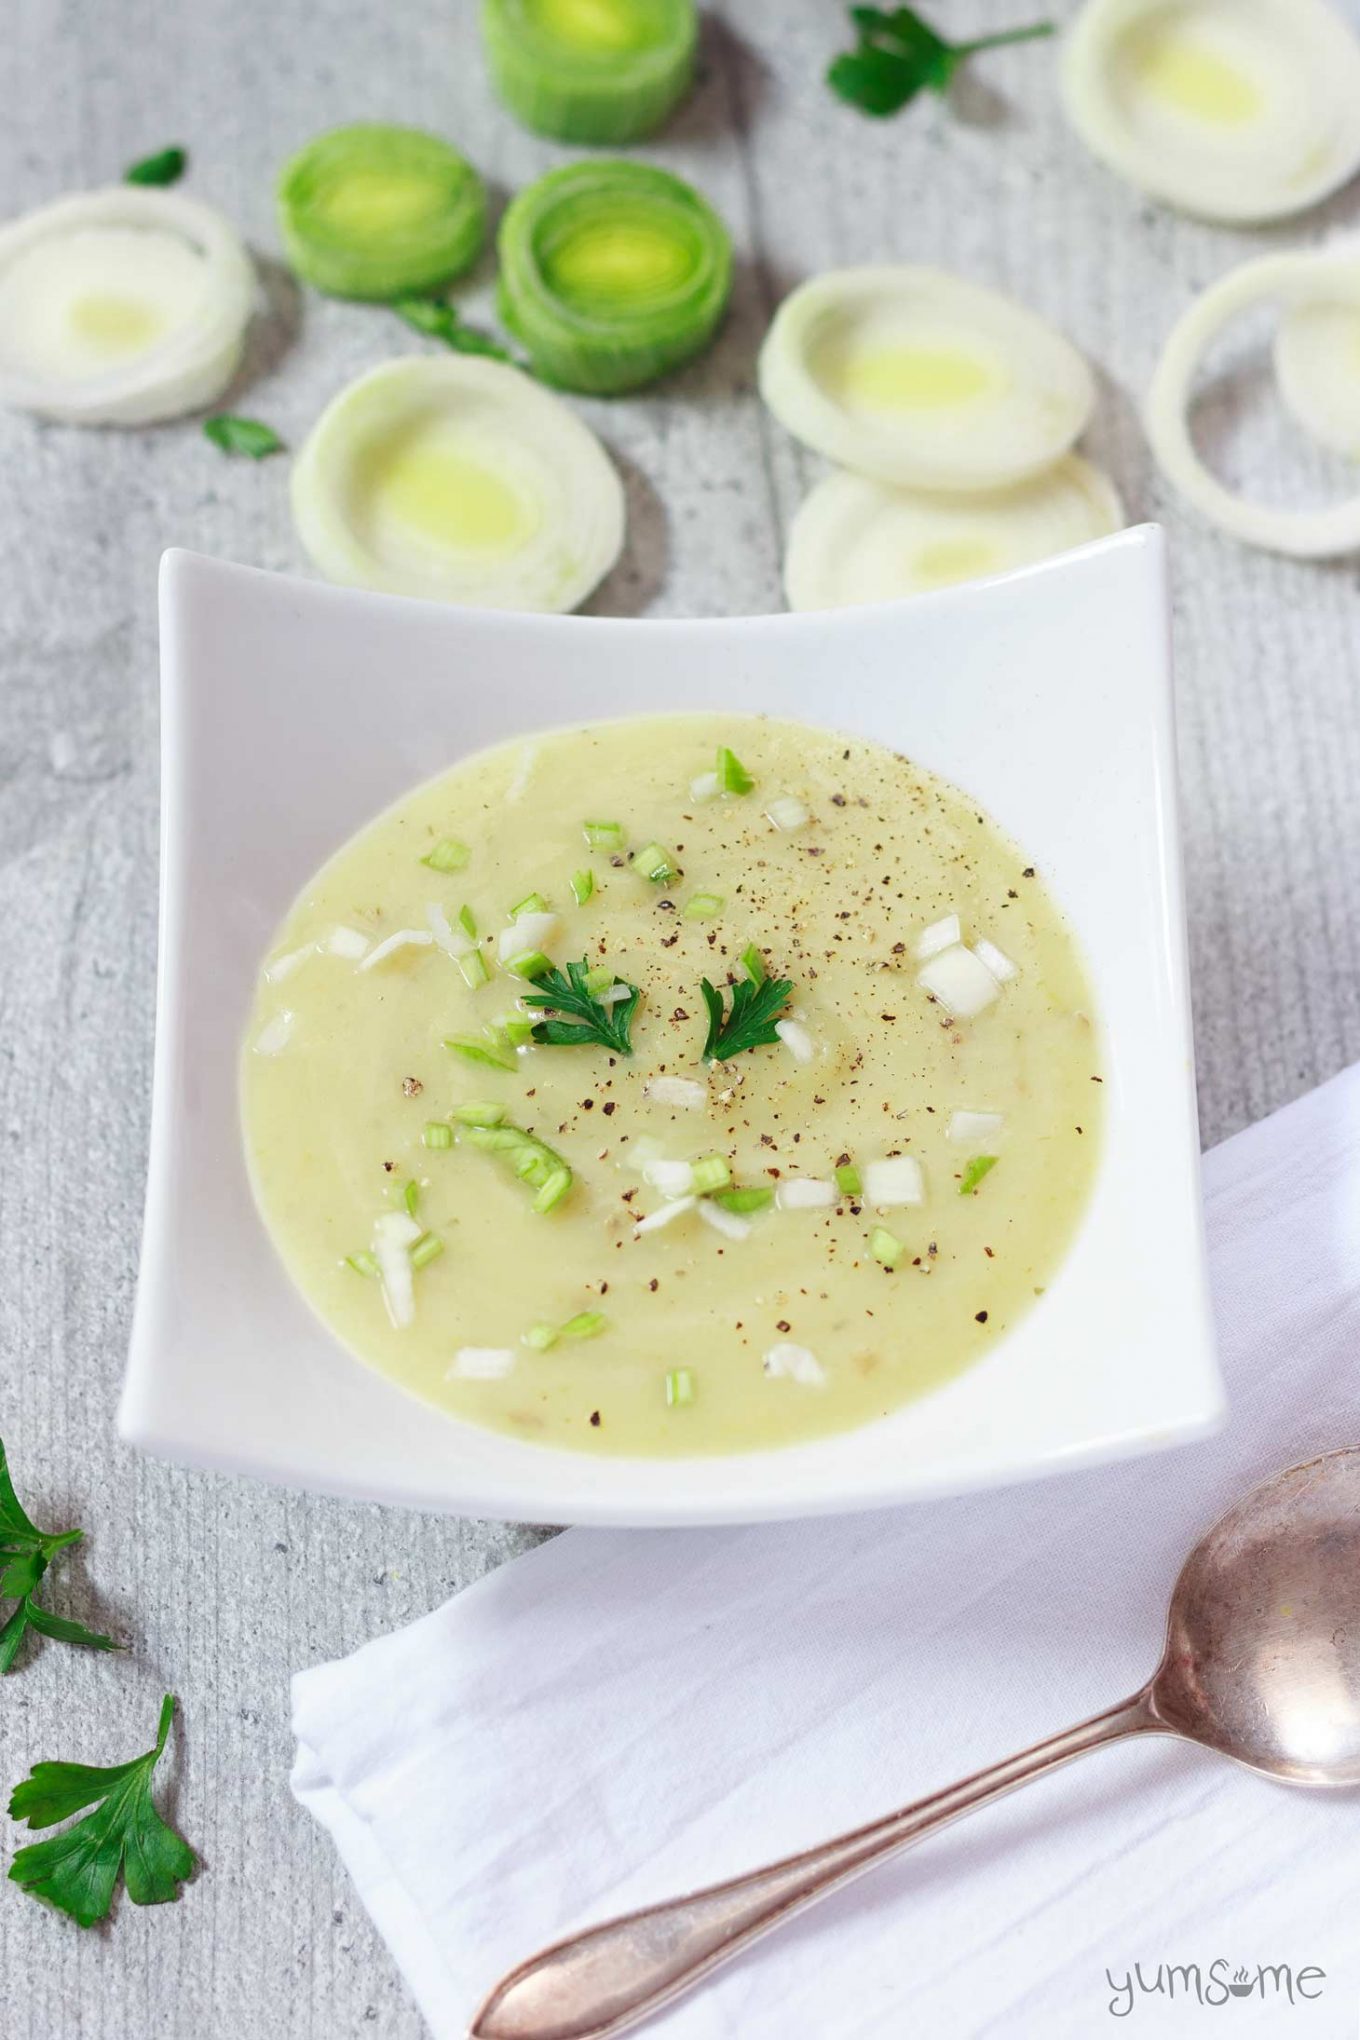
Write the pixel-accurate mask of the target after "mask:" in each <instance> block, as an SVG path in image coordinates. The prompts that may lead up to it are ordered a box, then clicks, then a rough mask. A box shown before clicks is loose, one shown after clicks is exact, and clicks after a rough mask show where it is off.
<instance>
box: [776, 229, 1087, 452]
mask: <svg viewBox="0 0 1360 2040" xmlns="http://www.w3.org/2000/svg"><path fill="white" fill-rule="evenodd" d="M760 393H761V395H762V396H763V397H764V399H765V401H766V403H767V404H768V405H769V407H770V409H771V410H772V411H773V412H774V414H775V416H776V417H777V418H778V419H779V421H780V423H781V424H783V425H784V426H786V427H787V429H788V430H789V431H790V432H792V433H793V434H794V436H795V438H798V439H801V440H802V441H803V442H804V444H805V445H808V446H811V447H813V448H814V449H815V450H816V451H817V452H818V453H824V454H826V455H827V457H828V459H830V460H834V461H838V462H839V463H840V464H841V466H842V467H847V468H851V469H853V470H854V471H855V472H856V473H857V474H863V475H873V476H875V477H876V478H877V479H878V480H879V481H883V482H890V483H893V484H895V485H896V486H898V487H900V488H915V489H950V490H961V491H964V490H966V491H971V490H974V489H1000V488H1008V487H1010V485H1011V484H1012V483H1015V482H1019V481H1024V480H1027V479H1028V478H1029V477H1030V476H1032V475H1037V474H1040V473H1042V472H1043V471H1044V469H1046V468H1050V467H1052V465H1053V463H1054V462H1055V461H1057V460H1060V459H1061V458H1062V456H1063V455H1064V454H1065V453H1066V452H1067V450H1068V448H1069V447H1070V446H1071V445H1072V444H1073V442H1074V441H1075V440H1076V439H1077V437H1078V436H1079V434H1080V433H1081V432H1082V431H1083V429H1084V428H1085V425H1086V422H1087V420H1088V418H1089V417H1090V415H1091V410H1092V407H1093V406H1094V403H1095V383H1094V381H1093V379H1092V376H1091V371H1090V369H1089V368H1088V367H1087V365H1086V363H1085V362H1084V361H1083V360H1082V358H1081V356H1080V355H1079V354H1078V353H1077V351H1076V349H1075V348H1074V347H1072V346H1071V345H1070V344H1069V343H1068V342H1067V341H1066V340H1065V339H1064V338H1063V336H1062V334H1061V333H1058V332H1056V331H1055V330H1054V328H1053V327H1052V326H1050V325H1048V324H1046V323H1045V321H1044V320H1042V319H1040V318H1037V317H1036V316H1035V315H1034V313H1033V312H1030V311H1027V310H1026V309H1025V308H1024V306H1022V305H1018V304H1016V303H1015V302H1014V300H1013V299H1011V298H1008V297H1003V296H1002V295H1001V293H1000V292H999V291H994V290H988V289H986V288H985V287H984V286H982V285H981V284H976V283H969V282H966V281H965V280H964V279H963V278H962V277H959V276H952V275H950V274H949V273H948V272H947V271H945V270H942V269H923V268H916V267H911V266H908V265H906V264H901V265H897V264H891V265H884V266H881V267H877V268H866V269H832V270H828V271H826V272H825V273H824V274H823V275H821V276H815V277H813V278H812V279H811V280H810V281H809V282H807V283H804V284H802V285H800V287H799V288H798V289H797V290H795V291H794V292H793V293H792V295H791V296H789V297H787V298H785V300H784V302H783V304H782V305H781V306H780V307H779V310H778V311H777V312H776V314H775V317H774V322H773V324H772V325H771V327H770V330H769V332H768V333H767V334H766V336H765V343H764V345H763V347H762V348H761V351H760Z"/></svg>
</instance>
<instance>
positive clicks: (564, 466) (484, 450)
mask: <svg viewBox="0 0 1360 2040" xmlns="http://www.w3.org/2000/svg"><path fill="white" fill-rule="evenodd" d="M293 517H294V522H295V524H296V526H297V531H298V536H299V537H300V538H301V540H302V543H303V545H304V546H305V548H306V550H307V552H308V553H309V555H310V556H311V558H312V560H313V561H314V562H315V564H316V566H317V567H319V568H320V570H321V572H322V573H323V574H325V575H326V576H327V578H328V579H330V580H332V581H342V582H345V583H348V584H349V585H350V586H352V587H362V588H378V589H382V590H385V591H386V592H387V593H388V594H392V595H421V596H425V597H426V598H427V599H429V600H432V601H439V602H457V603H465V604H472V605H475V606H477V607H479V608H482V609H523V610H554V611H558V612H561V611H565V610H568V609H574V608H575V607H576V605H577V603H579V602H581V601H583V600H584V598H585V597H586V596H587V595H588V594H589V593H590V591H591V589H592V588H593V587H594V586H595V585H596V583H597V582H598V581H600V580H601V579H602V578H603V576H604V575H605V574H606V573H608V571H609V569H610V568H611V567H612V566H613V564H614V562H615V560H616V559H617V558H618V555H619V551H620V548H621V546H622V543H623V525H624V502H623V487H622V484H621V482H620V481H619V477H618V474H617V472H616V471H615V469H614V467H613V466H612V464H611V463H610V461H609V459H608V456H607V455H606V454H605V451H604V448H603V447H602V446H601V445H600V442H599V440H598V439H596V437H595V435H594V433H593V432H591V431H590V430H589V428H588V427H587V426H585V425H583V424H582V423H581V421H580V419H579V418H577V417H576V416H574V414H573V413H572V412H571V411H569V410H568V408H567V406H566V405H565V404H564V403H563V402H562V401H561V399H560V398H558V397H555V396H553V395H552V394H551V393H550V392H549V391H548V390H545V389H542V388H541V387H540V386H539V385H538V384H537V383H535V382H534V381H532V380H531V378H530V377H528V376H526V375H523V374H521V372H520V371H519V369H517V368H507V367H506V366H505V365H504V364H503V363H501V362H498V361H482V360H479V359H475V358H474V357H472V356H468V355H411V356H407V357H406V358H405V359H404V360H401V361H390V362H387V363H386V364H385V365H384V366H383V367H381V368H375V369H372V370H370V372H369V373H368V374H367V375H364V376H360V378H359V379H358V381H357V382H354V383H351V384H350V385H349V387H348V389H345V390H342V391H341V393H340V395H339V396H338V397H336V398H335V399H334V400H333V401H332V402H331V404H330V405H329V406H328V407H327V409H326V411H325V412H324V413H323V414H322V416H321V418H320V420H319V421H318V423H317V424H316V425H315V426H314V427H313V429H312V432H311V435H310V437H309V438H308V440H307V442H306V444H305V446H304V447H303V449H302V452H301V453H300V454H299V456H298V459H297V463H296V465H295V467H294V469H293Z"/></svg>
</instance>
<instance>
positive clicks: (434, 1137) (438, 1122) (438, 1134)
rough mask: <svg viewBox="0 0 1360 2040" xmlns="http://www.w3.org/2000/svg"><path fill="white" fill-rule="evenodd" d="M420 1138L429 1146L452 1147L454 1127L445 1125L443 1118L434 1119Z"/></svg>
mask: <svg viewBox="0 0 1360 2040" xmlns="http://www.w3.org/2000/svg"><path fill="white" fill-rule="evenodd" d="M420 1138H421V1139H422V1140H423V1141H424V1143H425V1145H426V1147H427V1148H451V1147H452V1146H453V1128H452V1127H451V1126H445V1124H444V1122H443V1120H442V1119H432V1120H431V1121H430V1123H429V1125H428V1126H427V1127H426V1128H425V1131H424V1132H423V1133H422V1134H421V1136H420Z"/></svg>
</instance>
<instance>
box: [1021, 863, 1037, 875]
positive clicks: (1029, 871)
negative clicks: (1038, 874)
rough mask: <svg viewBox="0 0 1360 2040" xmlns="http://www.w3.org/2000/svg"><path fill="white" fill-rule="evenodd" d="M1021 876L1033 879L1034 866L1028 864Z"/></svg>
mask: <svg viewBox="0 0 1360 2040" xmlns="http://www.w3.org/2000/svg"><path fill="white" fill-rule="evenodd" d="M1020 876H1021V878H1033V876H1034V866H1033V865H1032V864H1027V865H1026V866H1025V868H1024V870H1023V871H1022V872H1021V874H1020Z"/></svg>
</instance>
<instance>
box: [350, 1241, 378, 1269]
mask: <svg viewBox="0 0 1360 2040" xmlns="http://www.w3.org/2000/svg"><path fill="white" fill-rule="evenodd" d="M345 1266H346V1267H347V1268H352V1269H353V1270H354V1272H355V1274H356V1275H369V1276H376V1275H377V1274H378V1272H379V1269H378V1257H377V1255H376V1254H370V1252H369V1251H368V1248H367V1247H360V1249H359V1251H358V1253H357V1254H346V1256H345Z"/></svg>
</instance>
